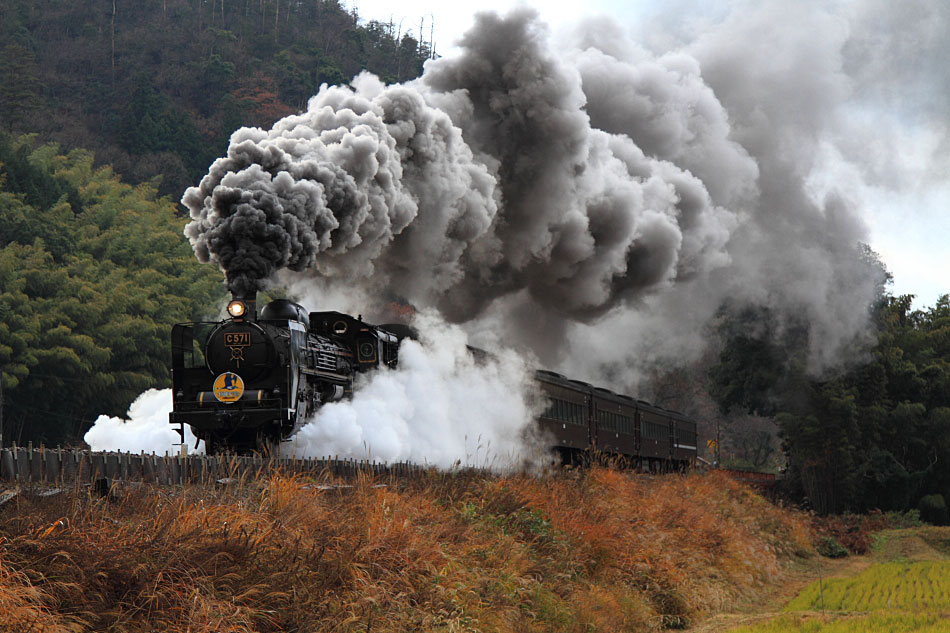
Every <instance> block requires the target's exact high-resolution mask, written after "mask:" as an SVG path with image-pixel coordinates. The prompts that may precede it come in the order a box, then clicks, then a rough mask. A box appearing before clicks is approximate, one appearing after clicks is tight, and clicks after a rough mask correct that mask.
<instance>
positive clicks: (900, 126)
mask: <svg viewBox="0 0 950 633" xmlns="http://www.w3.org/2000/svg"><path fill="white" fill-rule="evenodd" d="M924 2H925V3H926V0H924ZM933 2H934V3H935V4H936V3H941V2H943V0H933ZM345 4H346V5H347V6H349V7H354V6H355V7H356V8H357V9H358V11H359V13H360V16H361V17H362V18H364V19H367V20H369V19H377V20H380V21H388V20H390V19H392V20H393V21H394V22H395V23H397V24H399V23H400V22H401V23H402V30H403V31H406V30H410V29H411V30H412V31H413V33H418V31H419V25H420V20H421V19H424V27H423V31H424V33H423V37H424V39H429V35H430V29H432V28H433V20H434V31H433V36H434V37H433V39H434V41H435V46H436V50H437V51H438V52H439V54H440V55H443V56H445V55H451V54H452V53H453V50H454V48H455V47H454V46H453V43H454V42H455V41H457V39H458V38H459V37H460V36H461V35H462V34H463V33H464V32H465V31H466V30H467V28H468V27H469V26H470V24H471V22H472V15H473V14H474V13H475V12H476V11H483V10H496V11H499V12H505V11H506V10H508V9H510V8H512V7H515V6H520V5H525V4H528V5H531V6H534V7H535V8H537V9H538V10H539V12H540V14H541V16H542V19H543V20H544V21H545V22H547V23H548V24H549V25H550V28H551V31H552V34H553V35H554V36H556V35H557V33H559V32H562V31H565V30H568V29H570V28H571V25H572V24H573V23H576V22H577V21H579V20H581V19H583V18H585V17H588V16H598V15H606V16H610V17H612V18H614V19H615V20H616V21H617V22H618V23H620V24H622V25H623V26H624V27H626V28H627V30H628V31H629V32H630V34H631V38H632V39H634V40H637V41H639V42H641V43H643V44H644V45H645V46H652V47H653V48H654V49H656V48H658V47H659V48H663V47H664V45H669V46H670V47H671V48H673V47H675V46H676V45H677V44H678V43H679V41H678V40H677V38H678V37H679V36H680V35H681V34H674V33H673V31H676V30H677V29H678V28H679V26H680V24H679V23H678V22H685V21H686V20H687V19H689V20H690V22H691V24H690V27H691V29H692V31H693V33H694V36H695V33H696V30H697V26H696V24H697V23H699V24H700V25H701V24H702V21H703V20H708V21H709V22H710V23H715V21H716V19H717V17H719V16H720V15H721V14H724V13H726V12H728V10H729V6H730V3H726V2H695V3H692V4H691V6H692V7H693V9H694V10H693V11H687V10H685V8H684V7H685V6H686V2H674V3H671V2H666V3H659V2H655V1H653V0H641V1H636V0H629V1H626V2H622V1H616V0H613V1H612V0H585V1H584V2H573V3H566V2H557V3H550V2H549V3H540V2H531V3H525V2H515V1H513V0H478V1H477V2H473V3H451V2H445V1H444V0H400V1H399V2H392V1H391V0H349V1H347V2H346V3H345ZM731 4H733V5H734V4H737V3H731ZM825 4H826V5H828V6H834V7H845V10H846V9H847V6H848V4H849V2H847V1H841V2H835V3H832V2H827V3H825ZM671 5H679V6H680V8H681V14H677V12H676V11H674V10H670V8H669V7H670V6H671ZM696 7H701V8H702V9H701V11H702V13H703V15H697V13H696V11H695V8H696ZM661 9H663V10H665V11H666V15H665V16H664V17H663V18H662V19H661V21H662V23H663V24H664V25H668V26H671V32H670V34H669V35H667V34H666V33H663V32H658V31H657V30H656V29H655V27H651V29H649V33H650V35H649V38H650V39H651V41H650V42H643V40H644V39H646V38H645V37H643V36H637V33H643V32H644V30H645V24H646V23H647V22H648V21H651V22H650V24H655V23H656V22H655V20H656V17H657V13H658V11H659V10H661ZM687 16H688V17H687ZM879 27H880V28H881V29H883V30H884V31H888V30H890V31H896V30H897V29H899V28H901V26H900V25H888V24H884V25H879ZM698 28H699V29H700V30H701V28H702V27H701V26H700V27H698ZM940 41H941V42H942V41H946V38H945V37H941V38H940ZM938 49H939V45H938ZM944 52H945V55H943V56H942V57H943V59H950V50H946V51H944ZM934 84H935V85H937V86H940V85H950V82H948V81H947V79H946V77H944V78H942V80H939V81H935V82H934ZM926 96H927V97H928V98H929V99H931V100H932V98H933V95H926ZM948 96H950V95H938V97H940V99H941V102H942V103H947V97H948ZM914 98H915V95H914V93H910V94H908V95H901V99H900V100H899V101H898V102H897V103H899V104H900V110H901V111H900V112H896V111H889V110H888V109H887V105H885V106H883V107H882V106H881V105H880V101H878V102H876V105H872V106H870V107H869V106H868V105H867V102H865V103H862V104H856V105H855V106H854V113H853V114H854V117H855V118H864V119H867V118H869V117H870V118H872V119H873V118H878V117H879V118H880V119H881V120H882V122H883V121H886V124H882V129H884V128H886V129H889V130H890V133H891V134H892V135H894V136H895V143H894V148H893V149H894V153H895V158H890V159H888V160H894V161H896V162H898V163H900V164H901V165H902V170H903V171H902V172H901V173H902V177H901V178H899V179H898V180H900V182H898V183H896V184H895V182H890V183H887V184H881V185H880V186H879V185H877V184H876V183H875V180H874V178H869V177H868V176H867V174H866V172H864V173H865V175H864V176H863V177H862V176H861V168H860V167H858V166H856V165H853V164H851V163H849V161H848V160H847V159H845V158H843V157H842V156H841V155H840V153H839V152H838V151H837V149H836V148H835V147H833V146H829V149H828V154H827V156H824V157H822V159H821V160H820V161H819V165H820V167H819V169H818V170H817V171H816V173H814V174H813V178H812V179H813V181H814V184H815V191H816V195H822V194H823V193H824V192H827V191H828V190H829V189H831V188H835V189H837V190H840V191H842V192H843V193H845V194H846V195H848V196H850V197H851V199H852V200H854V201H855V202H856V204H857V205H858V206H859V207H860V208H861V209H862V217H863V219H864V221H865V222H866V224H867V226H868V229H869V239H870V242H871V247H872V248H873V249H874V250H875V251H877V252H878V253H879V254H880V255H881V256H882V258H883V260H884V261H885V263H886V265H887V267H888V269H889V270H890V271H891V273H892V274H893V275H894V285H893V288H892V291H893V292H894V294H915V295H917V297H918V299H917V301H916V303H915V305H916V306H917V307H923V306H927V305H933V303H934V302H935V300H936V299H937V297H938V296H939V295H941V294H944V293H947V292H950V272H948V271H950V248H948V244H950V172H948V171H947V170H946V169H941V168H940V167H939V166H938V167H937V170H938V171H939V173H937V174H936V175H935V174H934V160H935V158H939V159H940V160H941V164H942V166H943V167H947V166H948V163H950V161H948V158H947V143H946V138H947V131H948V127H947V126H948V122H950V119H947V118H945V119H943V120H942V121H941V120H939V119H938V120H936V121H934V120H933V118H931V119H929V120H924V119H923V118H922V117H918V116H915V115H914V112H915V110H916V109H915V107H914V103H913V99H914ZM887 103H888V104H893V103H895V101H893V100H891V101H888V102H887ZM948 112H950V110H948ZM854 142H855V143H857V144H860V143H861V139H855V140H854ZM941 143H943V145H942V146H941V145H940V144H941Z"/></svg>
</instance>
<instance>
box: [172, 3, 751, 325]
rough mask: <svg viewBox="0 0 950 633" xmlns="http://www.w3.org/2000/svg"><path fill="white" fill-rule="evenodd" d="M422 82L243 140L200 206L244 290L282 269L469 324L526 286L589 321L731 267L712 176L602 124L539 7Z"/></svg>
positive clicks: (468, 42)
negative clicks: (656, 154) (646, 294)
mask: <svg viewBox="0 0 950 633" xmlns="http://www.w3.org/2000/svg"><path fill="white" fill-rule="evenodd" d="M464 45H465V48H466V52H465V53H464V54H463V55H462V56H461V57H459V58H455V59H452V60H440V61H439V62H436V63H433V64H431V65H430V67H429V69H428V71H427V72H426V74H425V76H424V77H423V78H422V80H421V81H418V82H415V83H413V84H410V85H405V86H389V87H386V86H383V85H381V84H380V83H379V82H378V80H376V79H375V78H374V77H371V76H369V75H362V76H360V77H358V78H357V79H356V80H355V81H354V82H353V87H352V88H339V87H334V88H323V89H322V90H321V91H320V93H319V94H318V95H317V96H316V97H314V98H313V99H312V100H311V102H310V104H309V107H308V110H307V112H306V113H304V114H302V115H299V116H291V117H287V118H286V119H283V120H281V121H279V122H278V123H277V124H276V125H275V126H274V128H273V129H272V130H270V131H268V132H264V131H262V130H256V129H241V130H239V131H238V132H236V133H235V134H234V135H233V136H232V139H231V146H230V148H229V150H228V155H227V157H225V158H222V159H219V160H218V161H216V162H215V164H214V165H213V166H212V168H211V171H210V172H209V174H208V175H207V176H206V177H205V178H204V179H203V180H202V182H201V184H200V186H199V187H197V188H191V189H189V190H188V191H187V192H186V194H185V196H184V199H183V202H184V203H185V204H186V205H187V206H188V207H189V209H190V210H191V213H192V217H193V218H194V221H193V222H192V223H191V224H190V225H189V226H188V228H187V229H186V234H187V235H188V237H189V238H190V239H191V240H192V243H193V244H194V247H195V250H196V252H197V254H198V257H199V258H200V259H202V260H204V261H207V260H209V259H214V260H215V261H217V262H218V263H219V264H220V265H221V267H222V268H223V269H224V271H225V274H226V275H227V278H228V282H229V284H230V286H231V289H232V290H236V291H242V290H247V289H253V288H255V287H259V286H260V285H261V284H262V283H264V282H265V281H266V280H268V279H269V278H270V277H271V276H272V274H273V273H274V272H275V271H277V270H279V269H284V268H286V269H289V270H292V271H306V272H305V273H304V274H306V275H309V276H316V277H325V278H332V279H334V280H341V279H346V280H348V281H353V280H355V281H358V282H360V283H363V284H369V285H371V286H373V287H375V288H385V289H387V290H388V292H389V293H392V294H398V295H400V296H403V297H406V298H407V299H409V300H410V301H413V302H415V303H418V304H421V305H432V304H435V305H437V306H439V307H440V308H441V309H442V310H443V312H444V313H445V314H447V315H448V316H449V317H450V318H452V319H454V320H459V321H464V320H468V319H469V318H471V317H473V316H476V315H477V314H479V313H480V312H481V311H482V310H483V309H484V308H485V307H486V306H487V305H488V304H489V303H490V302H491V301H492V300H493V299H495V298H496V297H499V296H502V295H510V294H513V293H518V292H520V291H527V293H528V294H529V295H530V296H531V297H532V298H533V299H534V300H536V301H537V302H538V303H540V304H541V305H543V306H544V307H545V309H550V310H555V311H557V312H559V313H562V314H564V315H566V316H568V317H570V318H589V317H593V316H596V315H598V314H600V313H602V312H604V311H605V310H607V309H609V308H610V307H612V306H614V305H617V304H618V303H621V302H623V301H625V300H627V299H629V298H631V297H636V296H638V294H639V293H641V292H643V291H645V290H652V289H657V288H660V287H663V286H667V285H669V284H671V283H673V281H674V280H676V279H677V278H681V277H688V276H692V275H695V274H699V273H702V272H705V271H708V270H709V269H712V268H715V267H716V266H719V265H722V264H724V263H725V262H727V261H728V256H727V255H726V254H725V252H724V246H725V243H726V241H727V239H728V236H729V233H730V231H731V229H732V227H733V226H734V224H735V217H734V214H733V213H732V212H730V211H727V210H726V209H724V208H721V207H716V206H714V205H713V204H712V201H711V198H710V196H709V194H708V192H707V191H706V188H705V187H704V185H703V183H702V182H701V181H700V180H699V179H697V178H695V177H694V176H692V175H690V174H689V173H688V172H686V171H684V170H682V169H680V168H678V167H676V166H675V165H674V164H673V163H670V162H665V161H660V160H656V159H654V158H650V157H648V156H646V155H645V154H644V153H643V152H642V151H641V150H640V149H639V148H638V147H637V146H636V145H635V144H634V143H633V142H632V141H631V139H630V138H629V137H625V136H620V135H611V134H608V133H606V132H603V131H601V130H598V129H595V128H593V127H591V125H590V121H589V117H588V114H587V113H586V112H585V111H584V105H585V96H584V93H583V91H582V90H581V88H582V86H581V81H580V79H581V78H580V75H579V74H578V72H577V70H576V68H574V67H572V66H570V65H566V64H564V63H562V62H560V61H558V60H557V59H556V58H555V57H554V56H553V55H552V54H551V53H550V52H549V51H548V50H547V48H546V39H545V33H544V31H543V28H542V26H541V25H540V23H539V22H538V21H537V18H536V16H535V14H534V13H533V12H530V11H519V12H515V13H513V14H511V15H510V16H508V17H507V18H504V19H503V18H500V17H498V16H496V15H491V14H488V15H483V16H481V17H480V18H479V19H478V23H477V24H476V26H475V28H474V29H472V31H471V32H470V33H469V35H468V36H467V37H466V39H465V41H464Z"/></svg>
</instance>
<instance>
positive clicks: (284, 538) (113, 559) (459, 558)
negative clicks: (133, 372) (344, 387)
mask: <svg viewBox="0 0 950 633" xmlns="http://www.w3.org/2000/svg"><path fill="white" fill-rule="evenodd" d="M312 484H313V482H312V481H311V480H310V479H306V478H300V477H296V478H288V477H284V476H280V475H273V476H270V477H268V478H265V479H263V480H254V481H245V482H242V483H240V484H233V485H230V486H228V487H225V488H218V489H215V488H210V487H198V486H196V487H189V488H185V489H172V488H142V489H136V490H132V489H129V490H124V491H121V492H118V493H116V494H115V495H113V496H112V497H109V498H105V499H100V498H98V497H95V496H92V495H90V494H89V493H87V492H82V491H73V492H72V493H70V494H63V495H59V496H57V497H50V498H40V497H31V496H30V495H27V494H23V495H20V497H19V498H18V500H17V501H16V502H11V503H8V504H7V505H5V506H3V507H0V631H28V630H31V628H32V630H36V631H105V630H109V631H143V632H144V631H156V630H161V631H192V632H211V631H248V632H249V631H392V632H396V631H400V632H401V631H500V632H512V633H513V632H518V633H522V632H531V631H539V632H540V631H578V632H580V631H585V632H587V631H642V630H659V629H663V628H678V627H682V626H685V625H686V624H688V623H689V622H690V621H691V620H693V619H695V618H696V617H698V616H701V615H702V614H704V613H706V612H709V611H711V610H718V609H720V608H722V607H724V606H728V605H729V604H731V603H733V602H734V601H736V600H737V599H740V598H742V597H743V596H749V595H752V594H753V593H754V592H756V591H757V590H758V588H759V587H763V586H766V585H768V584H770V583H775V582H778V581H780V579H781V577H782V573H783V568H784V565H785V563H786V562H787V561H789V560H791V559H792V558H793V557H795V556H801V555H810V552H811V548H810V545H809V541H808V532H807V521H806V520H805V519H803V518H801V517H800V516H798V515H796V514H793V513H791V512H789V511H786V510H783V509H780V508H776V507H774V506H772V505H770V504H769V503H768V502H766V501H764V500H763V499H762V498H761V497H759V496H758V495H756V494H755V493H753V492H751V491H749V490H748V489H746V488H744V487H742V486H741V485H739V484H736V483H734V482H733V481H731V480H729V479H728V478H725V477H720V476H716V475H699V474H695V475H689V476H668V477H646V476H634V475H629V474H624V473H618V472H615V471H611V470H606V469H593V470H590V471H586V472H578V473H563V474H560V475H557V476H553V477H544V478H536V477H529V476H509V477H488V476H484V475H479V474H472V473H454V474H446V473H435V472H433V473H428V474H426V475H425V476H423V477H420V478H417V479H413V480H409V481H386V482H380V481H374V480H370V479H363V480H360V481H358V482H355V484H354V485H353V486H352V487H349V488H340V489H330V490H326V489H321V488H319V487H316V486H314V485H312ZM383 484H385V485H383Z"/></svg>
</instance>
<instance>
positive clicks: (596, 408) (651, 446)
mask: <svg viewBox="0 0 950 633" xmlns="http://www.w3.org/2000/svg"><path fill="white" fill-rule="evenodd" d="M227 311H228V315H229V317H228V318H227V319H225V320H223V321H221V322H215V323H209V322H202V323H180V324H177V325H175V326H173V327H172V335H171V339H172V340H171V343H172V393H173V400H172V412H171V413H170V414H169V421H170V423H171V424H173V425H176V426H177V427H178V429H177V430H178V432H179V433H180V434H181V436H182V439H183V441H184V436H185V434H184V425H185V424H188V425H189V426H191V428H192V431H193V432H194V434H195V436H196V437H197V438H198V439H199V440H202V439H203V440H204V441H205V449H206V451H207V452H208V453H209V454H210V453H216V452H222V451H232V452H250V451H261V450H264V451H266V450H273V449H274V448H275V447H276V444H277V443H279V442H280V441H282V440H285V439H288V438H290V437H291V436H292V435H293V434H294V433H296V432H297V430H298V429H299V428H300V427H301V426H302V425H303V424H304V423H305V422H306V420H307V419H308V417H310V416H312V414H313V413H314V412H315V411H316V410H317V409H318V408H319V407H320V406H321V405H323V404H325V403H327V402H333V401H335V400H340V399H342V398H345V397H347V396H349V395H351V394H352V392H353V380H354V378H355V376H356V375H357V374H358V373H361V372H366V371H371V370H374V369H377V368H379V367H394V366H395V365H396V363H397V360H398V349H399V344H400V342H401V340H402V339H403V338H405V337H407V336H413V333H412V330H411V328H409V327H408V326H406V325H402V324H387V325H381V326H375V325H371V324H369V323H365V322H364V321H363V320H362V317H357V318H353V317H352V316H350V315H347V314H342V313H340V312H309V313H308V312H307V311H306V310H304V308H303V307H302V306H300V305H298V304H296V303H292V302H290V301H286V300H277V301H271V302H270V303H268V304H267V305H266V306H264V308H263V309H262V310H261V312H260V315H259V316H258V315H257V313H256V301H255V300H254V299H243V298H235V299H234V300H232V301H231V302H230V303H229V304H228V308H227ZM476 351H477V350H476ZM480 354H482V355H483V354H484V352H480ZM535 379H536V383H537V386H538V388H539V390H540V391H541V393H542V394H543V396H544V397H545V398H546V400H547V402H548V406H547V409H546V410H545V411H544V412H543V413H542V414H541V415H540V417H539V419H538V421H537V422H538V425H539V426H540V428H541V430H542V432H543V433H544V434H545V437H547V438H549V441H550V443H551V445H552V447H553V448H554V449H555V450H556V451H557V452H558V453H559V454H560V456H561V459H562V461H564V462H566V463H578V462H582V461H586V460H587V459H588V458H589V456H590V455H591V454H597V455H605V456H611V457H614V458H620V459H622V460H623V461H625V462H626V463H628V464H629V465H631V466H633V467H636V468H638V469H640V470H644V471H653V472H666V471H674V470H686V469H687V468H689V467H690V466H692V465H694V464H695V460H696V444H697V438H696V423H695V422H693V421H692V420H689V419H688V418H686V417H685V416H683V415H681V414H679V413H676V412H673V411H668V410H665V409H662V408H660V407H657V406H654V405H651V404H649V403H647V402H644V401H642V400H635V399H633V398H631V397H629V396H625V395H621V394H616V393H613V392H611V391H609V390H607V389H603V388H601V387H595V386H592V385H590V384H587V383H584V382H580V381H576V380H571V379H569V378H567V377H565V376H562V375H560V374H556V373H554V372H549V371H543V370H542V371H537V372H535Z"/></svg>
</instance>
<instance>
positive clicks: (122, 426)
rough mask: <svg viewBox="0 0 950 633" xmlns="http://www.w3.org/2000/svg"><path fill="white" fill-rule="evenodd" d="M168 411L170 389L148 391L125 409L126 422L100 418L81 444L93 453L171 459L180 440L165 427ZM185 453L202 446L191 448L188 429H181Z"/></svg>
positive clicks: (169, 411) (104, 416)
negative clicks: (126, 410)
mask: <svg viewBox="0 0 950 633" xmlns="http://www.w3.org/2000/svg"><path fill="white" fill-rule="evenodd" d="M171 410H172V390H171V389H149V390H148V391H146V392H144V393H142V394H141V395H140V396H139V397H138V398H136V399H135V401H134V402H133V403H132V404H131V405H130V406H129V412H128V419H122V418H113V417H110V416H108V415H100V416H99V418H98V419H97V420H96V421H95V423H94V424H93V425H92V428H91V429H89V430H88V431H87V432H86V435H85V436H84V437H83V441H85V442H86V444H88V445H89V447H90V448H92V450H94V451H126V452H132V453H139V452H142V451H145V452H146V453H155V454H157V455H163V454H165V453H168V454H169V455H175V454H178V452H179V445H180V444H181V437H180V436H179V435H178V433H177V432H176V431H175V430H174V428H173V427H172V426H171V425H170V424H169V423H168V414H169V413H171ZM185 443H186V444H187V445H188V450H189V452H199V453H202V452H204V442H201V443H200V444H199V445H198V449H197V451H196V449H195V448H194V446H195V436H194V435H193V434H192V433H191V428H190V427H188V426H185Z"/></svg>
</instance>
